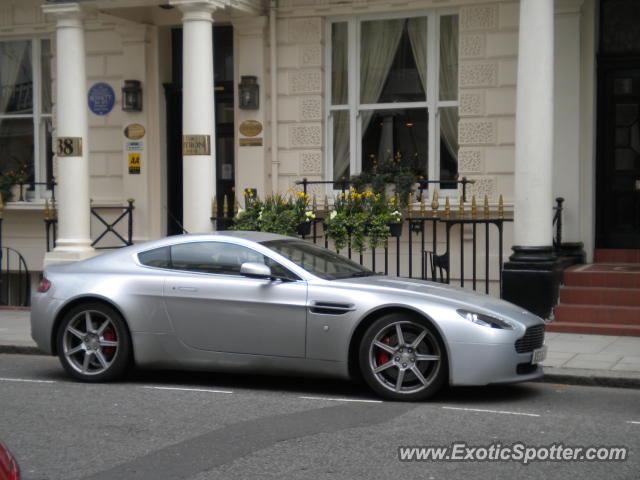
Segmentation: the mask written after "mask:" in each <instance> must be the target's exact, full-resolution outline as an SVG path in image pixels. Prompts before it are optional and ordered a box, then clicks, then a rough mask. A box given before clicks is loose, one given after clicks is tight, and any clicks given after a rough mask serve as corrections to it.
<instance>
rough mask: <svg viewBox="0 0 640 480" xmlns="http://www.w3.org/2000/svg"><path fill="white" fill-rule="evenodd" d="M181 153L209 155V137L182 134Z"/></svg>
mask: <svg viewBox="0 0 640 480" xmlns="http://www.w3.org/2000/svg"><path fill="white" fill-rule="evenodd" d="M182 154H183V155H210V154H211V137H210V136H209V135H183V136H182Z"/></svg>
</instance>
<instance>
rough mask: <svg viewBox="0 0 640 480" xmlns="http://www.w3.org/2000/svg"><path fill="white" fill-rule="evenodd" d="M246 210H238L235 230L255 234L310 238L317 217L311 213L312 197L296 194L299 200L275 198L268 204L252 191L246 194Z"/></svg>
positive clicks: (277, 195) (277, 196) (275, 196)
mask: <svg viewBox="0 0 640 480" xmlns="http://www.w3.org/2000/svg"><path fill="white" fill-rule="evenodd" d="M244 198H245V208H241V209H239V210H238V213H237V215H236V217H235V219H234V227H233V228H234V229H236V230H255V231H260V232H271V233H278V234H280V235H288V236H296V235H298V234H301V235H303V234H308V233H309V232H310V231H311V222H312V220H313V219H314V218H315V214H314V213H313V212H311V211H307V206H308V204H309V196H308V195H307V194H305V193H302V192H296V193H295V196H294V195H290V196H289V197H288V198H286V197H285V196H284V195H281V194H276V195H271V196H269V197H267V198H265V199H264V200H260V199H259V198H257V197H256V196H255V194H254V193H253V191H252V190H251V189H248V190H247V191H246V192H245V194H244Z"/></svg>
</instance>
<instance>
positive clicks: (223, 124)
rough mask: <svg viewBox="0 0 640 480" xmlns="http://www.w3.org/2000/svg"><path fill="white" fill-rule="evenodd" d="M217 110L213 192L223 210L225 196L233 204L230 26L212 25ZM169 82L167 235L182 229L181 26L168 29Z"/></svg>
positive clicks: (167, 103)
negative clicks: (170, 70)
mask: <svg viewBox="0 0 640 480" xmlns="http://www.w3.org/2000/svg"><path fill="white" fill-rule="evenodd" d="M212 34H213V59H214V62H213V64H214V67H213V70H214V83H215V85H213V86H212V87H213V88H214V89H215V111H216V124H215V128H216V143H215V145H216V157H215V158H216V194H217V198H218V211H219V212H220V215H221V214H222V210H223V204H224V199H225V198H226V200H227V202H226V203H227V205H228V206H229V209H230V210H232V205H233V204H234V185H235V171H234V168H235V167H234V144H233V133H234V113H233V112H234V110H233V99H234V95H233V88H234V84H233V28H232V27H230V26H215V27H213V32H212ZM171 50H172V52H171V53H172V56H171V62H172V75H171V76H172V82H171V83H167V84H165V85H164V92H165V100H166V109H167V135H166V136H167V235H175V234H180V233H183V230H182V207H183V205H182V29H181V28H176V29H173V30H172V32H171Z"/></svg>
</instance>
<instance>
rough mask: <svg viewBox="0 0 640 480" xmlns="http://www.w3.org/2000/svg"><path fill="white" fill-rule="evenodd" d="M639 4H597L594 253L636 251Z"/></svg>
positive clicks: (619, 0) (613, 0) (639, 245)
mask: <svg viewBox="0 0 640 480" xmlns="http://www.w3.org/2000/svg"><path fill="white" fill-rule="evenodd" d="M639 23H640V2H638V1H636V0H601V2H600V46H599V55H598V133H597V162H596V165H597V171H596V174H597V175H596V178H597V180H596V248H608V249H640V30H639V29H638V28H637V25H638V24H639Z"/></svg>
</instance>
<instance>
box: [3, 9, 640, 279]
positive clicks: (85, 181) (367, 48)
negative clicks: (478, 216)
mask: <svg viewBox="0 0 640 480" xmlns="http://www.w3.org/2000/svg"><path fill="white" fill-rule="evenodd" d="M633 3H634V2H626V3H625V2H620V1H618V2H611V1H606V0H601V1H598V0H555V1H554V0H494V1H486V0H411V1H406V0H402V1H395V0H392V1H388V0H385V1H379V0H352V1H339V2H338V1H335V2H334V1H332V0H271V1H261V0H168V1H160V0H86V1H78V2H57V1H56V2H43V1H42V0H21V1H17V0H5V1H3V2H2V3H1V4H0V65H1V66H2V68H1V69H0V81H1V82H0V83H1V89H2V90H1V92H2V94H1V96H0V172H1V173H3V175H6V174H7V173H8V172H18V170H19V169H20V168H21V166H23V165H27V170H28V172H27V176H28V181H30V182H36V183H41V184H40V185H36V186H35V187H34V188H30V189H29V192H28V193H29V201H17V200H19V199H18V198H14V199H13V201H9V202H7V203H6V204H5V212H4V217H5V218H4V225H3V243H4V245H5V246H12V247H14V248H16V249H18V250H19V251H21V253H22V254H23V255H24V256H25V257H26V259H27V262H28V264H29V266H30V268H31V269H32V270H35V271H37V270H40V269H41V268H42V266H43V265H44V264H46V263H48V262H53V261H61V260H62V261H65V260H68V261H72V260H76V259H79V258H85V257H87V256H91V255H94V254H95V253H96V252H95V250H94V248H93V247H91V243H92V241H93V240H94V239H95V237H96V235H97V234H98V233H99V232H100V228H99V227H100V224H99V223H96V219H95V218H92V217H91V216H90V214H89V208H90V205H105V206H109V205H112V206H113V205H126V201H127V199H130V198H132V199H134V200H135V211H134V216H133V240H134V241H135V242H142V241H145V240H149V239H154V238H158V237H162V236H164V235H167V234H173V233H180V232H181V231H182V230H183V229H184V230H187V231H189V232H201V231H209V230H211V229H212V222H211V219H210V217H211V216H212V202H213V199H214V198H215V197H216V196H218V197H221V195H227V196H228V198H229V199H231V195H232V192H234V191H235V192H243V191H244V190H245V189H246V188H253V189H257V191H258V194H259V195H264V194H269V193H274V192H286V191H287V190H288V189H289V188H291V187H295V184H296V182H297V181H299V180H301V179H302V178H307V179H308V180H310V181H321V180H333V179H339V178H342V177H346V176H349V175H351V174H357V173H360V172H361V171H364V170H367V169H370V168H372V163H373V162H379V161H384V160H385V157H387V156H395V155H396V154H398V153H400V154H401V155H402V156H403V157H404V158H407V157H410V158H412V162H414V166H415V168H416V169H418V170H419V171H420V172H421V173H422V175H423V176H425V177H426V178H428V179H429V180H440V181H443V182H445V181H447V180H448V181H450V182H451V181H455V180H457V179H460V178H462V177H467V178H468V179H472V180H475V183H474V184H472V185H469V187H468V188H469V192H468V195H469V196H471V195H475V196H476V197H477V198H478V201H479V202H480V201H481V199H482V198H484V196H485V195H486V196H487V198H488V200H489V202H490V203H491V204H492V206H494V207H495V205H497V203H498V200H499V196H500V195H502V197H503V199H504V204H505V209H506V211H507V214H508V215H509V214H511V213H512V212H513V215H514V223H513V226H511V224H509V226H508V228H507V229H506V231H505V244H504V253H505V255H510V254H511V253H513V252H512V248H511V247H512V246H516V247H519V246H521V247H525V250H526V252H528V254H530V253H531V251H530V248H533V249H534V250H536V249H538V253H536V255H538V254H541V255H542V256H543V257H544V255H546V254H545V253H544V252H545V251H546V250H545V249H549V248H550V247H551V244H552V236H553V227H552V219H553V205H554V199H555V198H556V197H563V198H564V199H565V202H564V207H565V209H564V223H563V241H564V242H567V243H568V244H572V245H573V247H574V248H577V249H578V250H579V251H581V248H582V246H583V247H584V252H585V253H586V258H587V260H591V259H592V258H593V253H594V250H595V249H596V248H618V249H640V232H639V226H640V201H638V195H640V193H639V192H638V190H640V175H638V172H640V159H639V158H640V157H639V155H638V154H639V153H640V135H639V134H638V131H637V130H636V125H637V123H636V120H635V115H636V114H635V113H634V112H636V111H637V109H638V102H636V100H635V98H634V97H633V95H634V94H635V90H634V88H636V87H637V86H636V82H637V79H638V78H640V74H639V73H638V72H640V70H633V68H636V67H634V65H633V61H634V60H633V55H634V54H635V53H636V52H635V51H634V46H633V45H631V44H632V43H633V41H634V40H637V39H627V40H622V39H618V38H616V35H615V34H614V33H611V32H612V31H615V30H616V28H612V27H611V25H617V29H618V30H619V31H620V32H622V33H621V34H620V36H623V34H624V28H625V24H624V17H625V16H626V17H627V18H633V15H635V14H636V13H637V12H635V10H636V7H635V6H634V5H633ZM609 7H611V8H609ZM624 8H626V9H628V11H626V12H624V14H622V15H619V16H618V13H619V12H620V9H624ZM616 9H618V10H616ZM618 17H620V18H618ZM616 22H618V23H616ZM620 22H621V23H620ZM607 28H609V30H606V29H607ZM605 30H606V31H605ZM603 32H604V33H603ZM605 34H606V35H609V37H607V38H605ZM603 39H604V40H603ZM603 42H604V43H603ZM616 42H617V43H616ZM638 45H640V43H638ZM638 45H636V46H638ZM274 47H275V48H274ZM604 50H606V51H604ZM608 53H611V55H607V54H608ZM638 53H640V52H638ZM609 58H617V59H618V60H617V61H618V63H617V64H615V62H614V63H612V64H611V65H610V70H607V72H608V73H606V72H604V70H603V68H604V67H601V66H600V67H599V65H604V60H605V59H609ZM599 62H600V63H599ZM616 69H617V70H616ZM603 72H604V73H603ZM616 72H617V73H616ZM607 75H609V76H611V75H613V77H611V79H609V77H607ZM616 75H617V76H616ZM243 77H253V78H249V80H250V81H255V82H256V83H257V85H258V88H259V96H258V98H257V100H258V101H257V102H255V103H257V105H255V104H253V105H251V102H249V107H250V108H240V107H241V101H240V100H241V99H240V90H241V87H240V84H241V83H244V82H246V81H247V78H244V79H243ZM126 80H136V81H138V82H140V85H141V89H142V93H141V95H142V108H141V110H140V111H126V110H125V109H123V107H122V105H123V103H122V95H123V94H122V89H123V87H124V86H125V81H126ZM105 84H106V85H107V87H105ZM108 87H110V89H111V90H109V88H108ZM607 88H609V90H611V91H609V90H607ZM20 89H22V90H20ZM25 89H26V90H28V92H27V93H26V95H27V97H29V100H27V101H26V102H24V104H23V105H20V104H19V102H18V97H19V95H18V91H19V90H20V91H23V90H25ZM110 92H113V98H110V97H111V93H110ZM243 92H244V90H243ZM90 93H93V94H94V96H93V97H91V95H90ZM616 95H626V97H625V98H627V100H625V101H624V102H621V103H620V102H618V103H615V101H614V100H615V99H616V98H618V97H616ZM90 97H91V98H90ZM616 101H617V100H616ZM110 102H112V105H111V104H110ZM599 102H600V103H599ZM634 102H635V103H634ZM610 104H616V105H622V106H618V107H611V108H610V107H609V105H610ZM625 105H626V106H625ZM634 105H635V106H634ZM242 106H244V105H242ZM634 109H635V110H634ZM616 119H618V120H616ZM612 122H613V123H612ZM616 122H618V123H616ZM608 123H612V124H615V125H616V128H613V129H610V130H607V128H606V127H605V124H608ZM599 128H600V129H599ZM625 129H626V130H625ZM132 132H135V133H132ZM61 141H62V142H61ZM65 141H66V142H67V143H66V144H65V143H64V142H65ZM74 142H75V143H74ZM60 145H62V147H60ZM64 145H71V147H70V148H71V150H74V149H75V151H72V152H71V154H68V152H67V153H65V151H64V148H63V147H64ZM636 147H638V149H637V150H636ZM60 148H63V149H62V150H60ZM136 162H138V163H137V164H136ZM136 167H137V168H136ZM636 176H637V178H638V180H636ZM52 180H55V182H56V184H57V186H56V188H55V197H56V206H57V209H58V241H57V246H56V248H55V249H52V250H51V251H50V252H46V244H45V240H44V238H45V237H44V222H43V216H44V210H45V200H48V199H50V198H51V191H50V185H48V184H46V182H51V181H52ZM622 184H624V185H623V188H622V190H624V191H623V192H621V191H620V188H619V186H620V185H622ZM447 187H452V188H447ZM435 189H437V191H438V193H439V196H440V202H441V203H444V201H445V196H449V197H450V200H451V203H452V205H454V207H452V208H455V205H456V202H457V198H458V196H459V189H457V188H456V186H455V184H451V183H450V184H446V183H443V184H440V185H438V184H430V186H429V191H428V192H427V194H428V195H429V198H431V197H432V195H433V192H434V190H435ZM634 189H637V190H634ZM310 192H311V193H312V194H314V195H316V196H317V198H318V199H319V201H320V199H323V198H324V197H325V196H328V197H329V198H331V196H332V195H333V194H334V193H335V191H334V190H333V186H332V185H330V184H329V185H312V186H310ZM16 196H17V195H16ZM25 200H26V199H25ZM218 208H219V209H222V202H221V203H220V205H219V206H218ZM629 209H631V212H629ZM612 232H613V233H612ZM580 244H582V245H580ZM540 252H543V253H540ZM516 253H517V249H516ZM516 257H517V255H516ZM527 258H529V257H527ZM512 260H513V259H512ZM529 260H530V258H529ZM529 260H527V261H525V262H524V263H525V264H526V263H527V262H529ZM515 261H516V263H517V261H518V259H517V258H515ZM535 261H536V262H537V261H541V262H543V263H544V262H547V261H549V262H551V263H553V261H552V260H549V259H546V260H545V259H544V258H542V259H537V260H535ZM529 263H530V262H529ZM554 268H555V267H553V266H550V267H549V269H551V270H553V269H554ZM518 269H519V267H518V268H516V270H518ZM525 270H526V268H525Z"/></svg>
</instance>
